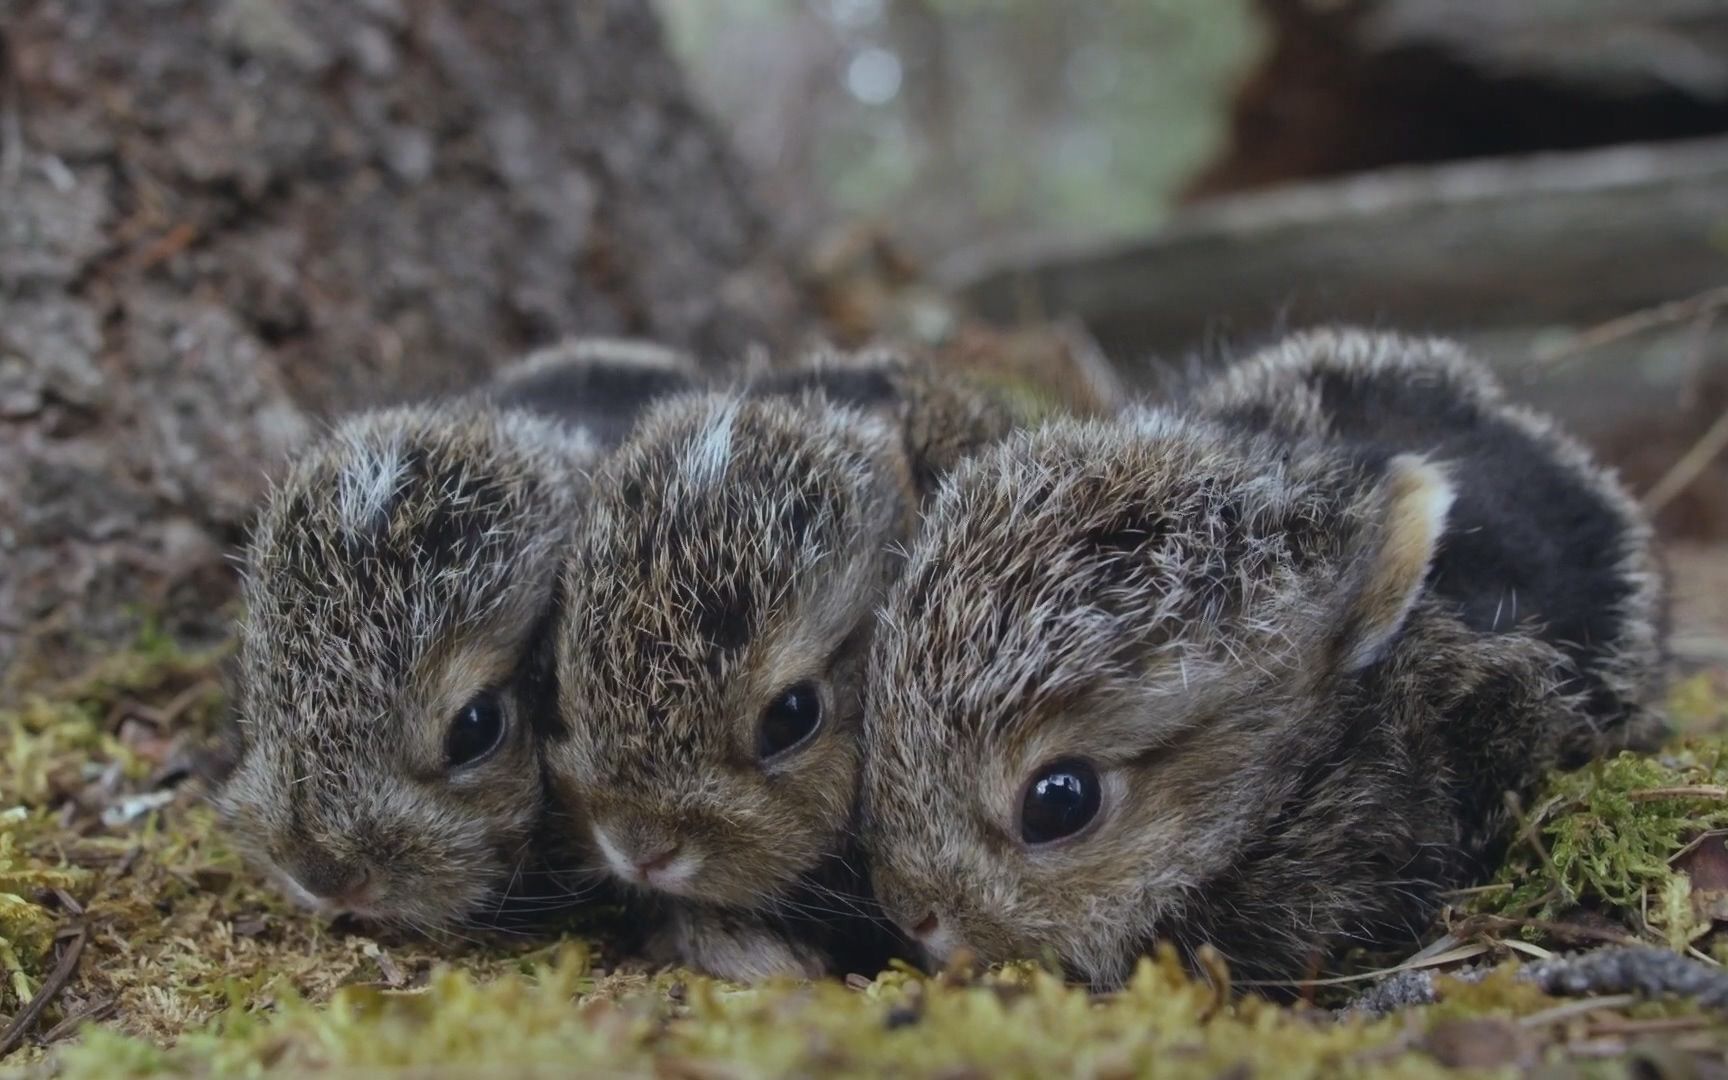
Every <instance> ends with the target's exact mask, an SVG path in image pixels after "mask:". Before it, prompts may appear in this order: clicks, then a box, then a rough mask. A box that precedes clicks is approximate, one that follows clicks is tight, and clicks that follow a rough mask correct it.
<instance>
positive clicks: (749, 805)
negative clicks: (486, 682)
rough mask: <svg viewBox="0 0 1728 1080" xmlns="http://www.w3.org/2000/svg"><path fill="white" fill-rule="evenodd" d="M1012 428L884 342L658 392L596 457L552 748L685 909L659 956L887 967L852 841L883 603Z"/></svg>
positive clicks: (622, 842) (640, 872) (568, 589)
mask: <svg viewBox="0 0 1728 1080" xmlns="http://www.w3.org/2000/svg"><path fill="white" fill-rule="evenodd" d="M847 401H850V402H855V403H856V404H843V403H842V402H847ZM1006 430H1007V420H1006V417H1005V416H1004V414H1002V413H1000V412H999V411H997V410H996V409H994V408H993V407H992V406H991V405H990V404H989V402H988V401H987V400H985V399H983V398H979V397H976V396H974V395H973V394H972V392H971V391H970V390H968V389H967V388H965V387H963V386H962V385H960V384H958V383H948V382H946V381H944V380H943V379H941V378H940V377H939V376H935V375H933V374H931V373H927V372H925V371H924V370H922V369H920V368H918V367H916V366H915V365H912V364H910V363H907V362H904V361H901V360H899V359H897V358H895V357H893V356H891V355H889V354H885V353H878V354H872V355H865V356H861V357H857V358H853V359H850V360H844V359H840V358H832V357H831V358H827V359H825V360H818V361H817V362H815V363H814V364H812V365H810V366H808V367H807V368H806V369H805V370H803V371H798V372H792V373H788V374H782V375H776V376H771V377H769V378H768V379H766V380H764V381H763V382H761V383H758V384H754V385H751V386H747V387H744V388H742V389H739V390H736V391H733V392H715V393H708V394H697V395H690V396H685V397H682V398H675V399H670V400H667V401H665V402H662V403H660V404H659V405H657V406H656V407H654V408H653V409H651V410H650V411H649V412H648V414H647V415H646V416H645V417H644V418H643V420H642V422H641V424H640V425H639V426H638V427H637V430H636V431H635V433H634V434H633V435H632V436H631V438H629V439H628V440H626V441H625V442H624V443H623V444H622V445H621V446H620V447H619V449H618V450H617V452H616V453H614V454H613V455H612V456H611V457H610V458H609V459H608V460H607V462H606V463H605V464H604V465H603V466H602V468H601V469H600V471H599V473H598V474H597V476H596V479H595V486H594V494H593V499H592V503H591V505H590V508H589V512H588V514H587V516H586V519H585V522H584V524H583V527H582V529H581V532H580V535H579V536H578V537H577V539H576V542H575V544H574V545H573V548H572V552H571V556H570V558H569V560H568V562H567V569H566V573H565V578H564V590H565V594H566V598H567V603H566V605H565V607H564V618H563V620H562V626H561V628H560V630H559V635H558V682H559V699H560V702H561V712H562V714H563V716H564V718H565V719H566V721H567V722H568V723H569V725H570V729H571V730H570V734H569V737H568V738H565V739H563V740H561V741H558V742H556V743H554V744H552V745H551V746H550V747H549V749H548V757H549V764H550V770H551V773H552V775H553V778H554V783H555V785H556V787H557V789H558V791H559V793H560V795H561V797H562V798H563V799H564V800H565V801H567V802H568V803H569V804H570V805H572V806H575V807H580V809H581V812H582V813H583V814H584V815H586V816H587V818H588V819H589V820H590V822H591V828H592V839H593V847H594V849H595V850H596V851H597V852H598V853H599V854H600V856H601V860H600V867H601V868H602V869H603V870H605V871H609V872H610V873H611V874H612V875H613V876H615V877H616V878H617V879H619V880H621V881H623V882H625V883H626V884H628V885H630V886H633V887H635V888H636V889H638V890H641V891H643V892H646V893H648V894H649V895H651V896H654V897H658V898H659V899H660V900H661V901H662V902H664V903H665V906H666V908H667V918H668V921H667V923H666V925H665V927H664V932H663V933H662V934H661V935H659V937H658V939H657V941H656V942H655V946H656V949H655V951H656V952H657V953H658V954H659V955H661V956H662V957H664V958H668V959H675V960H678V961H679V962H682V963H685V964H689V965H691V966H695V967H698V968H701V969H704V970H706V971H709V972H710V973H713V974H717V975H721V976H725V977H730V978H734V979H740V980H752V979H757V978H761V977H765V976H768V975H774V974H781V973H792V974H815V973H818V972H820V971H822V970H824V969H826V968H828V967H829V966H831V965H835V964H838V965H841V966H845V965H848V964H852V963H857V964H861V965H866V966H867V965H869V964H873V963H879V962H880V958H881V955H882V952H883V950H885V949H887V948H888V947H889V944H888V942H887V939H886V938H885V937H883V936H881V935H880V934H878V933H877V932H876V930H875V929H874V928H873V924H872V922H871V920H870V919H868V918H860V919H856V920H853V921H851V922H850V923H848V922H847V919H848V917H851V916H868V915H869V912H870V910H871V909H870V908H869V906H868V902H867V901H866V900H864V899H863V897H862V890H863V888H864V882H863V878H862V874H861V866H860V864H859V863H858V862H857V859H856V856H855V854H854V853H853V852H852V851H851V843H850V839H851V826H852V815H853V804H854V795H855V792H856V787H857V775H858V769H859V748H858V724H859V708H860V703H859V700H858V681H859V678H860V675H861V671H860V668H861V665H862V662H863V657H864V649H865V645H866V642H867V639H868V635H869V632H870V629H871V626H872V614H873V611H874V609H875V607H876V605H877V603H878V602H879V601H880V600H881V598H882V596H883V593H884V591H885V589H886V587H887V585H888V584H889V582H890V580H891V579H892V577H893V575H894V573H895V571H896V567H897V562H898V560H897V557H896V555H895V553H894V551H893V548H894V545H895V544H897V543H899V542H901V541H903V540H904V539H905V538H906V537H907V535H908V533H909V530H910V527H911V523H912V520H913V515H914V514H915V512H916V510H917V507H918V505H919V501H920V499H921V497H922V495H923V494H924V492H925V491H926V490H927V487H928V485H929V484H930V483H932V482H933V478H934V476H935V475H936V474H937V473H938V472H939V471H940V470H941V469H942V468H944V467H945V466H946V464H947V463H949V462H951V461H953V460H956V459H957V458H958V457H959V456H960V455H962V454H963V453H964V452H965V450H966V449H967V448H968V447H969V446H970V445H974V444H982V443H984V442H986V441H989V440H992V439H995V438H998V437H1000V436H1001V435H1002V434H1004V433H1005V432H1006ZM828 916H836V917H839V920H840V923H841V925H839V926H835V927H829V926H825V925H823V924H824V922H826V921H833V920H828V919H827V917H828ZM848 950H855V952H849V951H848ZM854 956H856V959H853V957H854Z"/></svg>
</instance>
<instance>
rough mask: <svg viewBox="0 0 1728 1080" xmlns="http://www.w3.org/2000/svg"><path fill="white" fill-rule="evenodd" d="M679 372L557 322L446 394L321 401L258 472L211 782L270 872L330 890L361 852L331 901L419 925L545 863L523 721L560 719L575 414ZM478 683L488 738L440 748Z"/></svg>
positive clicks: (531, 750)
mask: <svg viewBox="0 0 1728 1080" xmlns="http://www.w3.org/2000/svg"><path fill="white" fill-rule="evenodd" d="M692 372H693V366H692V365H691V364H690V363H689V361H688V360H687V358H683V357H679V356H677V355H676V354H672V353H669V352H667V351H666V350H663V349H659V348H657V347H654V346H651V345H648V344H646V343H641V342H629V341H613V340H605V339H572V340H569V341H565V342H561V343H559V344H558V345H556V346H554V347H551V348H548V349H545V350H542V351H541V352H538V353H535V354H533V355H531V356H529V357H527V358H525V359H524V360H522V361H519V362H518V363H516V364H514V365H511V366H510V367H507V368H506V369H505V370H504V371H502V372H501V373H500V374H499V376H498V377H497V379H496V380H495V381H494V382H493V383H492V384H491V385H488V386H486V387H483V388H481V389H480V390H479V391H477V392H476V394H474V395H473V396H472V397H471V398H469V399H467V400H458V401H448V402H440V403H429V404H423V405H415V406H407V407H402V408H395V409H386V410H380V411H376V412H372V413H366V414H361V415H358V416H354V417H350V418H347V419H344V420H342V421H340V422H339V423H338V424H336V426H335V427H334V428H333V429H332V430H331V431H330V432H329V433H328V434H327V435H326V436H325V437H323V438H322V439H320V440H318V441H317V442H316V443H315V444H314V445H312V446H311V447H309V448H308V449H307V451H306V452H305V454H304V456H303V457H302V459H301V460H300V461H298V462H297V463H296V464H295V465H294V466H293V468H292V469H290V470H289V472H288V474H287V475H286V477H284V478H283V479H282V480H281V481H280V482H279V483H278V484H277V485H276V487H275V488H274V489H273V490H272V491H271V492H270V493H269V495H268V497H267V499H266V500H265V503H264V506H263V508H262V510H261V512H260V515H259V519H258V522H257V525H256V527H255V529H254V531H253V535H252V541H251V545H250V547H249V549H248V551H247V554H246V584H245V601H246V609H247V614H246V617H245V620H244V622H243V624H242V627H241V633H240V653H239V659H238V663H237V665H236V672H235V679H234V681H235V691H236V693H235V697H236V710H235V720H236V723H235V724H234V725H232V728H231V732H230V734H231V736H232V738H231V739H230V742H231V743H233V746H232V747H231V750H230V756H231V757H232V758H234V760H233V761H232V763H231V764H230V766H229V771H228V773H227V775H226V776H225V777H224V778H222V780H221V782H220V786H219V787H218V789H217V798H216V802H217V805H218V807H219V808H220V810H221V812H222V814H223V816H224V818H225V819H226V820H227V822H228V824H229V827H230V829H231V830H232V832H233V833H234V835H235V836H236V838H237V839H238V840H239V841H240V844H241V846H242V847H243V848H244V849H245V850H246V851H247V852H248V853H249V854H250V855H251V856H252V857H253V858H254V859H255V860H256V861H258V862H260V863H261V864H263V865H265V866H267V867H269V868H270V869H271V870H272V872H273V873H274V874H275V875H276V876H277V877H278V879H279V880H281V881H282V883H283V885H284V886H285V887H286V888H287V889H288V890H289V891H290V892H291V893H293V894H295V895H296V896H298V897H299V898H300V899H301V900H303V901H305V902H307V903H309V904H311V906H314V907H317V908H320V909H322V910H327V911H334V910H340V909H341V908H340V907H338V905H335V904H333V903H331V902H329V901H327V900H321V899H319V898H318V897H316V896H314V895H310V894H311V893H314V892H319V891H324V892H329V891H330V889H329V888H328V887H329V886H330V885H332V884H339V883H342V882H346V881H350V880H352V879H354V878H355V877H357V876H358V875H362V874H364V875H366V876H367V877H368V878H369V881H370V891H371V895H370V896H368V897H366V899H365V902H364V903H362V904H359V905H353V906H352V910H355V911H356V912H357V913H359V914H362V915H365V916H368V917H371V918H373V919H377V920H381V921H391V922H401V923H409V924H414V925H419V926H428V927H430V926H441V925H446V924H450V923H456V922H463V921H468V920H472V919H477V918H482V917H483V918H485V919H486V920H488V921H490V920H491V919H492V918H494V917H496V915H497V914H499V911H498V905H500V904H501V903H502V902H503V901H504V900H505V899H506V898H507V896H509V897H515V898H517V899H518V901H520V897H521V894H523V893H525V892H527V893H535V892H541V891H546V889H547V887H548V886H552V879H551V878H550V877H548V876H547V875H546V874H544V873H540V872H538V871H537V870H535V869H534V864H535V863H536V862H537V861H539V860H541V859H543V858H544V857H547V856H548V854H549V852H548V851H546V850H543V849H542V848H543V847H544V845H546V844H548V843H550V836H551V835H556V834H548V835H538V834H537V832H536V826H537V825H538V824H540V823H541V821H542V814H543V813H544V812H545V810H546V809H547V805H548V800H547V797H546V790H545V783H544V781H543V778H542V769H541V760H542V754H541V744H542V743H543V742H545V741H546V740H548V739H551V738H554V737H556V735H557V728H558V724H557V717H556V713H555V711H554V710H555V702H554V701H553V700H552V697H553V695H552V691H551V674H552V673H551V650H550V637H551V625H552V616H553V609H554V606H555V603H556V596H555V584H556V580H557V567H558V560H559V557H560V556H561V554H562V552H563V549H564V548H565V546H566V545H567V543H568V540H569V537H570V536H571V534H572V533H573V531H574V528H575V525H576V520H577V515H578V511H579V509H580V507H581V506H582V504H583V502H584V501H585V498H586V492H587V485H588V475H587V474H588V471H589V470H590V469H591V468H592V467H593V465H594V463H595V462H596V460H597V459H598V453H599V446H598V445H597V441H596V439H595V438H594V435H595V433H596V432H597V431H598V432H600V433H601V434H602V436H603V437H604V438H616V437H618V436H620V435H621V434H622V432H624V431H626V430H628V425H629V420H630V418H631V416H632V415H634V413H635V412H637V411H638V410H639V409H640V408H641V407H642V405H643V403H644V402H645V401H647V400H651V399H652V398H654V397H655V396H658V395H660V394H663V393H665V392H667V391H668V390H669V389H677V388H679V387H681V386H685V385H688V384H689V383H690V381H691V380H692V379H693V374H692ZM483 690H487V691H492V692H495V693H497V694H498V696H499V698H500V700H501V702H502V705H503V709H504V714H505V720H506V734H505V737H504V739H503V741H502V742H501V744H500V746H499V747H498V749H497V750H495V751H494V752H493V753H492V754H491V755H490V756H487V757H485V758H483V759H481V760H478V761H476V762H474V763H472V764H470V765H466V766H463V767H458V768H449V767H447V765H446V762H445V760H444V759H445V752H444V746H445V736H446V733H447V731H448V729H449V725H450V722H451V720H452V718H453V716H454V715H455V714H456V713H457V711H458V710H460V709H461V708H462V707H463V706H464V705H465V704H466V703H467V702H468V701H469V700H470V699H471V698H472V697H474V696H475V695H476V694H477V693H478V692H480V691H483ZM553 846H556V845H553ZM525 870H527V871H532V872H529V873H524V871H525ZM309 884H310V885H313V886H315V887H314V888H313V889H310V890H309V889H308V888H307V887H306V886H307V885H309ZM320 885H322V886H324V888H323V889H319V888H316V886H320ZM553 888H556V886H553ZM549 902H550V899H549V898H547V897H541V898H539V899H537V900H536V901H534V903H536V904H543V903H549Z"/></svg>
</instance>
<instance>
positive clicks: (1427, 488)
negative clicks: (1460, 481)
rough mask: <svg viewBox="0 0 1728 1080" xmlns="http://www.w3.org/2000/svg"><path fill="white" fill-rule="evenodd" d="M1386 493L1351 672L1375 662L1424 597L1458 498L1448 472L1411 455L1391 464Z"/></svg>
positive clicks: (1359, 605) (1363, 594)
mask: <svg viewBox="0 0 1728 1080" xmlns="http://www.w3.org/2000/svg"><path fill="white" fill-rule="evenodd" d="M1385 490H1386V501H1385V504H1384V510H1383V513H1384V514H1385V531H1384V533H1383V534H1382V538H1381V541H1380V550H1379V551H1378V552H1377V553H1376V555H1375V556H1374V566H1373V569H1372V571H1371V572H1370V574H1369V577H1368V580H1367V582H1366V583H1365V584H1364V587H1363V589H1362V592H1361V593H1360V594H1359V595H1358V596H1357V598H1356V610H1357V617H1358V619H1359V623H1358V625H1357V627H1356V632H1355V633H1356V640H1355V643H1354V645H1353V647H1352V648H1351V649H1350V650H1349V652H1348V654H1347V655H1348V660H1347V664H1348V666H1349V667H1350V668H1351V669H1352V670H1356V669H1360V668H1363V667H1366V666H1367V665H1368V664H1371V663H1373V662H1374V661H1375V660H1376V659H1378V658H1379V657H1380V655H1381V654H1382V653H1383V652H1384V651H1385V649H1386V647H1387V646H1388V645H1389V644H1390V642H1391V641H1392V640H1393V638H1395V637H1396V636H1397V634H1398V631H1399V630H1400V629H1401V628H1402V627H1403V625H1404V620H1405V618H1406V617H1408V616H1409V614H1410V609H1411V608H1413V607H1414V606H1415V604H1416V599H1417V597H1418V596H1419V595H1420V594H1421V592H1422V586H1423V582H1424V581H1425V580H1426V579H1427V576H1428V567H1429V565H1430V564H1431V563H1432V562H1433V560H1434V552H1435V550H1436V549H1437V548H1438V547H1439V546H1440V537H1441V535H1442V534H1443V533H1444V532H1445V531H1446V518H1447V515H1448V514H1450V513H1451V510H1452V503H1453V502H1454V500H1455V499H1456V498H1457V493H1456V491H1455V490H1454V488H1453V486H1452V481H1451V480H1450V479H1449V478H1448V477H1447V475H1446V470H1445V469H1444V468H1442V467H1441V466H1439V465H1437V464H1435V463H1434V462H1431V461H1429V460H1427V459H1426V458H1423V457H1420V456H1418V455H1415V454H1401V455H1399V456H1398V457H1395V458H1393V459H1392V461H1391V462H1390V463H1389V465H1388V469H1387V478H1386V489H1385Z"/></svg>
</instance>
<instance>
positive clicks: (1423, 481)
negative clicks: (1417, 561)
mask: <svg viewBox="0 0 1728 1080" xmlns="http://www.w3.org/2000/svg"><path fill="white" fill-rule="evenodd" d="M1391 467H1392V491H1391V496H1392V497H1391V503H1392V505H1393V506H1394V507H1396V508H1397V509H1396V510H1395V511H1394V513H1395V514H1396V515H1397V520H1398V523H1399V524H1400V525H1404V526H1405V527H1409V526H1417V527H1418V528H1420V526H1419V525H1417V523H1418V522H1420V523H1421V525H1425V526H1426V529H1424V530H1423V531H1425V532H1426V533H1427V534H1428V536H1429V537H1430V538H1431V539H1432V540H1433V541H1434V542H1438V541H1439V539H1440V534H1441V533H1442V532H1444V531H1445V529H1446V518H1447V515H1449V514H1450V513H1451V512H1452V504H1453V503H1454V502H1455V501H1457V498H1458V492H1457V489H1456V488H1454V487H1453V485H1452V478H1451V477H1450V476H1449V475H1448V474H1447V471H1446V469H1445V468H1444V467H1443V466H1441V465H1438V464H1436V463H1434V462H1432V461H1429V460H1428V459H1427V458H1425V457H1421V456H1418V455H1416V454H1400V455H1398V456H1397V457H1395V458H1393V459H1392V463H1391ZM1412 519H1414V520H1412Z"/></svg>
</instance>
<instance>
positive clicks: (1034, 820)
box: [1020, 758, 1104, 844]
mask: <svg viewBox="0 0 1728 1080" xmlns="http://www.w3.org/2000/svg"><path fill="white" fill-rule="evenodd" d="M1103 797H1104V796H1103V787H1102V785H1101V784H1100V783H1099V782H1098V770H1097V769H1094V768H1093V767H1092V766H1091V765H1089V764H1087V763H1086V762H1084V761H1081V760H1079V759H1078V758H1066V759H1064V760H1062V761H1056V762H1052V763H1050V764H1049V765H1046V766H1044V767H1043V768H1042V769H1039V770H1038V773H1037V775H1036V776H1034V777H1033V778H1032V783H1031V784H1029V785H1027V787H1026V795H1025V797H1024V798H1023V799H1022V800H1021V801H1020V837H1021V839H1023V840H1025V841H1026V842H1027V843H1028V844H1048V843H1050V842H1051V841H1054V840H1060V839H1062V838H1063V837H1065V836H1073V835H1074V834H1075V833H1077V832H1079V831H1080V830H1081V829H1084V828H1085V827H1086V825H1087V824H1088V823H1089V822H1090V821H1091V820H1092V819H1093V818H1095V817H1097V816H1098V807H1099V805H1100V804H1101V803H1102V802H1103Z"/></svg>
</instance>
